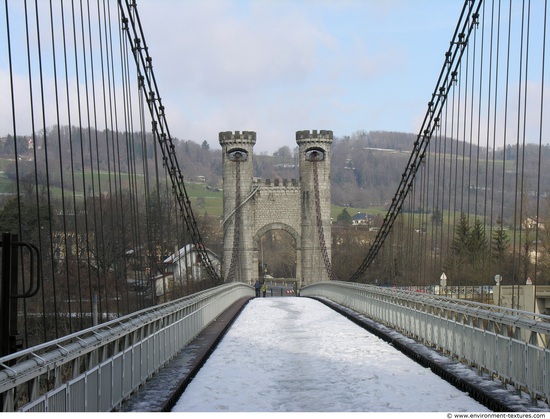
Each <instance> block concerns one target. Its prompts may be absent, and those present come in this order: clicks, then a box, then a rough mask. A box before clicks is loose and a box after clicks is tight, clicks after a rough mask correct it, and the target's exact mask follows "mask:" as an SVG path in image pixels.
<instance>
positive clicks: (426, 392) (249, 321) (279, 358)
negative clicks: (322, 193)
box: [172, 297, 489, 417]
mask: <svg viewBox="0 0 550 419" xmlns="http://www.w3.org/2000/svg"><path fill="white" fill-rule="evenodd" d="M471 374H474V375H476V373H475V372H471ZM488 411H489V410H488V409H487V408H486V407H484V406H483V405H481V404H479V403H478V402H476V401H475V400H473V399H472V398H470V397H469V396H468V395H467V393H464V392H462V391H460V390H458V389H456V388H455V387H453V386H452V385H450V384H449V383H447V382H446V381H444V380H443V379H441V378H439V377H438V376H437V375H435V374H434V373H432V372H431V370H430V369H429V368H424V367H422V366H420V365H419V364H417V363H415V362H414V361H412V360H411V359H410V358H408V357H407V356H406V355H404V354H403V353H401V352H400V351H398V350H397V349H395V348H394V347H393V346H391V345H389V344H387V343H385V342H384V341H382V340H381V339H379V338H378V337H376V336H375V335H373V334H370V333H369V332H367V331H366V330H365V329H363V328H361V327H359V326H357V325H356V324H355V323H352V322H351V321H350V320H348V319H347V318H345V317H344V316H342V315H340V314H338V313H336V312H335V311H333V310H332V309H330V308H328V307H326V306H325V305H324V304H322V303H321V302H319V301H315V300H312V299H308V298H296V297H283V298H256V299H253V300H252V301H250V302H249V303H248V305H247V306H246V307H245V308H244V310H243V312H242V313H241V314H240V316H239V317H238V318H237V320H236V321H235V323H234V324H233V325H232V327H231V328H230V330H229V331H228V333H227V334H226V335H225V336H224V338H223V339H222V341H221V342H220V344H219V345H218V347H217V348H216V350H215V351H214V352H213V354H212V355H211V356H210V358H209V359H208V361H207V362H206V363H205V364H204V366H203V367H202V368H201V370H200V371H199V372H198V374H197V376H196V377H195V378H194V379H193V380H192V381H191V383H190V384H189V386H188V387H187V388H186V390H185V392H184V393H183V395H182V397H181V398H180V399H179V401H178V402H177V403H176V405H175V406H174V408H173V410H172V412H225V413H227V412H279V413H280V412H295V413H296V412H309V413H311V412H386V413H388V412H446V413H447V412H488ZM315 417H318V416H315ZM361 417H364V415H362V416H361ZM407 417H410V415H409V416H407ZM419 417H425V416H419ZM439 417H442V416H441V415H440V416H439ZM446 417H452V416H446Z"/></svg>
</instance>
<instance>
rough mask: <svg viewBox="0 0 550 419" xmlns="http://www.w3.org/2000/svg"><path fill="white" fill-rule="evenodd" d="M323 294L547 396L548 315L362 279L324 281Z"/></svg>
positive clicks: (316, 288) (311, 289) (319, 292)
mask: <svg viewBox="0 0 550 419" xmlns="http://www.w3.org/2000/svg"><path fill="white" fill-rule="evenodd" d="M300 295H301V296H310V297H313V296H315V297H324V298H327V299H329V300H331V301H334V302H336V303H338V304H340V305H342V306H345V307H348V308H350V309H352V310H354V311H356V312H359V313H361V314H364V315H365V316H367V317H369V318H371V319H373V320H375V321H378V322H381V323H383V324H385V325H387V326H389V327H391V328H393V329H395V330H397V331H399V332H402V333H404V334H406V335H407V336H409V337H412V338H414V339H416V340H417V341H420V342H422V343H423V344H425V345H427V346H432V347H435V348H436V349H438V350H442V351H444V352H446V353H448V354H449V355H450V356H453V357H456V358H457V359H459V360H461V361H464V362H467V363H468V364H469V365H472V366H475V367H477V368H479V369H480V370H482V371H485V372H487V373H488V374H491V375H492V376H494V377H498V378H499V379H501V380H502V381H503V382H505V383H510V384H512V385H514V386H515V387H516V388H517V389H523V390H525V391H527V392H528V393H529V394H530V395H531V397H532V398H533V399H535V398H540V399H542V400H548V399H549V398H550V349H549V347H548V346H549V338H550V317H549V316H544V315H539V314H535V313H529V312H525V311H520V310H513V309H507V308H503V307H498V306H494V305H489V304H482V303H475V302H471V301H464V300H456V299H450V298H446V297H439V296H434V295H425V294H421V293H416V292H410V291H404V290H396V289H390V288H383V287H377V286H372V285H364V284H352V283H344V282H324V283H317V284H312V285H309V286H307V287H305V288H303V289H302V290H301V291H300Z"/></svg>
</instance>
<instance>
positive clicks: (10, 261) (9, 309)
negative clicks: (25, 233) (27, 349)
mask: <svg viewBox="0 0 550 419" xmlns="http://www.w3.org/2000/svg"><path fill="white" fill-rule="evenodd" d="M15 241H17V236H14V235H12V234H10V233H3V234H2V278H1V283H0V357H1V356H6V355H9V354H11V353H13V352H15V349H16V348H15V336H16V335H17V332H16V331H17V300H15V299H13V298H11V296H12V295H14V294H17V251H14V249H13V245H12V244H13V242H15Z"/></svg>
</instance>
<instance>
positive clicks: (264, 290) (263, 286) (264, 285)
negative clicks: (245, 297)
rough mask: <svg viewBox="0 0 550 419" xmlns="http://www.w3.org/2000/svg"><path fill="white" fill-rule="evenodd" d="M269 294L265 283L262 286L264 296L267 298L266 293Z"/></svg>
mask: <svg viewBox="0 0 550 419" xmlns="http://www.w3.org/2000/svg"><path fill="white" fill-rule="evenodd" d="M266 292H267V282H265V281H264V284H263V285H262V296H263V297H264V298H265V293H266Z"/></svg>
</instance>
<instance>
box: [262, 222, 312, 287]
mask: <svg viewBox="0 0 550 419" xmlns="http://www.w3.org/2000/svg"><path fill="white" fill-rule="evenodd" d="M274 230H282V231H285V232H286V233H288V234H289V235H290V237H292V238H293V239H294V243H295V246H296V270H295V271H296V276H298V272H301V271H302V263H301V255H302V243H301V242H302V239H301V237H300V234H299V233H298V232H297V231H296V230H295V229H294V228H292V227H291V226H289V225H287V224H284V223H278V222H274V223H269V224H267V225H265V226H263V227H262V228H260V229H259V230H258V231H256V233H255V234H254V238H253V243H254V252H255V264H256V266H258V262H259V261H260V256H259V255H260V249H259V248H258V243H259V242H260V239H261V238H262V236H263V235H264V234H266V233H268V232H270V231H274ZM296 279H297V278H296Z"/></svg>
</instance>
